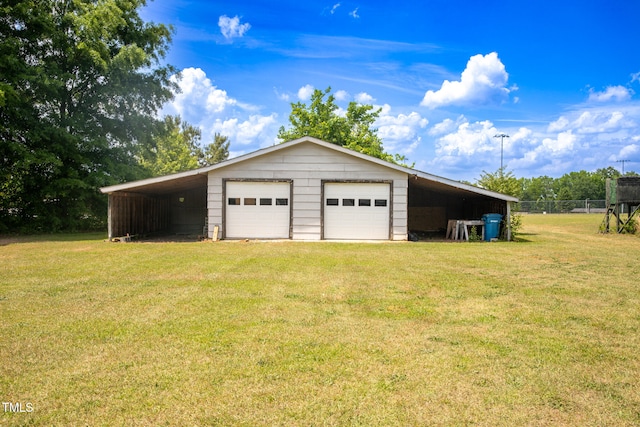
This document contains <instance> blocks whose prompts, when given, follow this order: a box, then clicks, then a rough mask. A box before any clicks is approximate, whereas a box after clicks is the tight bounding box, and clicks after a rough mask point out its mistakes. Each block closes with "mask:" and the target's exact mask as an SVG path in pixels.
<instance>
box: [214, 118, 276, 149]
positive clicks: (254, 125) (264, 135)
mask: <svg viewBox="0 0 640 427" xmlns="http://www.w3.org/2000/svg"><path fill="white" fill-rule="evenodd" d="M277 117H278V115H277V114H275V113H273V114H271V115H269V116H259V115H252V116H249V118H248V119H247V120H244V121H241V120H239V119H238V118H230V119H226V120H222V119H216V120H215V122H214V123H213V126H212V127H211V133H212V134H213V133H214V132H219V133H220V134H222V135H226V136H228V137H229V140H230V141H231V142H232V143H233V144H236V143H237V144H241V145H249V144H255V143H256V142H258V143H259V144H260V146H264V145H265V143H266V144H267V145H271V141H272V139H271V133H272V132H271V131H272V130H273V129H271V128H272V127H274V126H275V125H277V123H276V119H277Z"/></svg>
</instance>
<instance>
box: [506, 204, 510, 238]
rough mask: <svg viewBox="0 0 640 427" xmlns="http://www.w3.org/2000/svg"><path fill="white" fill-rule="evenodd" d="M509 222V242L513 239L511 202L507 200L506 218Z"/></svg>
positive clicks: (507, 222)
mask: <svg viewBox="0 0 640 427" xmlns="http://www.w3.org/2000/svg"><path fill="white" fill-rule="evenodd" d="M505 222H506V224H507V242H510V241H511V202H507V218H506V220H505Z"/></svg>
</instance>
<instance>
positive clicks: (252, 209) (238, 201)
mask: <svg viewBox="0 0 640 427" xmlns="http://www.w3.org/2000/svg"><path fill="white" fill-rule="evenodd" d="M290 197H291V185H290V184H289V183H288V182H253V181H252V182H235V181H227V185H226V200H225V203H226V207H225V220H226V221H225V228H226V230H225V232H226V233H225V236H226V237H227V238H229V239H288V238H289V228H290V223H291V222H290V204H291V200H289V199H290Z"/></svg>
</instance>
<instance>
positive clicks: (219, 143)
mask: <svg viewBox="0 0 640 427" xmlns="http://www.w3.org/2000/svg"><path fill="white" fill-rule="evenodd" d="M228 158H229V137H227V136H224V135H220V134H219V133H216V134H215V135H214V136H213V142H212V143H211V144H209V145H207V146H206V147H205V149H204V153H203V158H202V160H201V163H202V165H203V166H208V165H215V164H216V163H220V162H222V161H224V160H227V159H228Z"/></svg>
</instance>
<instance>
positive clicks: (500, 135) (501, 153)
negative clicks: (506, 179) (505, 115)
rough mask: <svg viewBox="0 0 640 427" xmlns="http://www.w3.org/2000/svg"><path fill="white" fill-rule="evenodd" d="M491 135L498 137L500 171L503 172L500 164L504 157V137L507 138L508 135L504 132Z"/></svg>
mask: <svg viewBox="0 0 640 427" xmlns="http://www.w3.org/2000/svg"><path fill="white" fill-rule="evenodd" d="M493 137H494V138H500V173H502V172H504V171H503V164H502V159H503V158H504V156H503V152H504V139H505V138H509V135H507V134H506V133H497V134H495V135H494V136H493Z"/></svg>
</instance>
